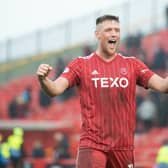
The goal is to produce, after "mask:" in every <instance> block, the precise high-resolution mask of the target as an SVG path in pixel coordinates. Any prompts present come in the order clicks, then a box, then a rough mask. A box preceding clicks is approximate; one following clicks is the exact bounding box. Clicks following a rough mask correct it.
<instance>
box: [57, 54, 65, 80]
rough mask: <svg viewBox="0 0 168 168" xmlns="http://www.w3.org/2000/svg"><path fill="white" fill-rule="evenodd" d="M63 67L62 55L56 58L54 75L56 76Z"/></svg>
mask: <svg viewBox="0 0 168 168" xmlns="http://www.w3.org/2000/svg"><path fill="white" fill-rule="evenodd" d="M64 68H65V62H64V60H63V58H62V57H58V58H57V60H56V77H58V76H59V75H60V74H61V73H62V71H63V70H64Z"/></svg>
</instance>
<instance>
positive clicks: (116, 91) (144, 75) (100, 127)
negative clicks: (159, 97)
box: [61, 53, 154, 151]
mask: <svg viewBox="0 0 168 168" xmlns="http://www.w3.org/2000/svg"><path fill="white" fill-rule="evenodd" d="M153 74H154V73H153V72H152V71H151V70H149V69H148V67H147V66H146V65H145V64H144V63H142V62H141V61H140V60H138V59H136V58H135V57H125V56H122V55H121V54H117V56H116V57H115V58H114V59H113V60H112V61H110V62H106V61H104V60H103V59H102V58H101V57H100V56H98V55H97V54H96V53H92V54H91V55H90V56H86V57H78V58H76V59H75V60H73V61H72V62H71V63H70V64H69V65H68V66H67V67H66V68H65V71H64V72H63V73H62V75H61V76H62V77H65V78H67V79H68V81H69V84H70V87H71V86H74V85H77V86H78V88H79V94H80V103H81V116H82V126H81V127H82V128H81V136H80V144H79V145H80V147H92V148H96V149H100V150H104V151H108V150H113V149H114V150H128V149H133V143H134V130H135V125H136V124H135V111H136V101H135V98H136V84H138V85H140V86H143V87H144V88H147V84H148V80H149V78H150V77H151V76H152V75H153Z"/></svg>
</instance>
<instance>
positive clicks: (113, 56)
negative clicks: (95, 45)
mask: <svg viewBox="0 0 168 168" xmlns="http://www.w3.org/2000/svg"><path fill="white" fill-rule="evenodd" d="M96 54H97V55H98V56H99V57H100V58H101V59H103V60H105V61H107V62H110V61H111V60H113V59H114V58H115V57H116V56H117V53H116V52H115V53H114V54H113V55H108V54H106V53H103V52H101V51H99V50H96Z"/></svg>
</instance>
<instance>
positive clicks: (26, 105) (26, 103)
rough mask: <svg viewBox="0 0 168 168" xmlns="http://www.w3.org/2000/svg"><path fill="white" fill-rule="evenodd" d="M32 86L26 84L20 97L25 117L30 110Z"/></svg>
mask: <svg viewBox="0 0 168 168" xmlns="http://www.w3.org/2000/svg"><path fill="white" fill-rule="evenodd" d="M31 94H32V87H31V86H28V87H27V88H26V89H25V90H24V91H23V92H22V93H21V97H22V100H23V105H22V106H23V109H24V110H23V116H24V117H26V116H27V115H28V114H29V111H30V102H31V100H32V95H31Z"/></svg>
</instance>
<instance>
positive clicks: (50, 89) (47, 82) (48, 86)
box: [38, 77, 60, 97]
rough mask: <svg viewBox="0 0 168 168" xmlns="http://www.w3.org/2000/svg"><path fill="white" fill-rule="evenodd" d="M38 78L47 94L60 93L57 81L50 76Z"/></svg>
mask: <svg viewBox="0 0 168 168" xmlns="http://www.w3.org/2000/svg"><path fill="white" fill-rule="evenodd" d="M38 80H39V83H40V86H41V88H42V89H43V90H44V91H45V93H47V95H49V96H51V97H54V96H57V95H59V94H60V93H59V92H58V91H57V86H56V83H55V82H54V81H52V80H51V79H49V78H48V77H45V78H42V77H39V78H38Z"/></svg>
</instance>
